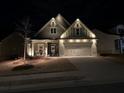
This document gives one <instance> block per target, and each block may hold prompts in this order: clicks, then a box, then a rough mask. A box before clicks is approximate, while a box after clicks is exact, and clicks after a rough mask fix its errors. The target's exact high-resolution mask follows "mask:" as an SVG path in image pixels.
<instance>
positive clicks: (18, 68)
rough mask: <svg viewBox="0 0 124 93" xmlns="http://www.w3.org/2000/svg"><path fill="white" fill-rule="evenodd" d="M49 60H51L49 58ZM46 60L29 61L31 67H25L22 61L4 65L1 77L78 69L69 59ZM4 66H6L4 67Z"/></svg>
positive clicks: (0, 72)
mask: <svg viewBox="0 0 124 93" xmlns="http://www.w3.org/2000/svg"><path fill="white" fill-rule="evenodd" d="M48 59H49V58H48ZM48 59H47V58H45V59H43V58H42V59H36V60H35V59H32V60H28V63H29V66H25V65H24V63H23V62H22V60H19V61H18V62H17V63H16V62H12V61H11V62H9V63H7V62H6V63H5V64H4V63H2V65H0V66H2V67H0V68H5V69H0V76H10V75H28V74H38V73H53V72H64V71H65V72H66V71H74V70H77V68H76V67H75V66H74V65H73V64H72V63H70V62H69V60H68V59H64V58H51V59H49V60H48ZM3 64H4V65H3Z"/></svg>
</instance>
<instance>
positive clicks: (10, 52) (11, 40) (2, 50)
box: [0, 32, 24, 60]
mask: <svg viewBox="0 0 124 93" xmlns="http://www.w3.org/2000/svg"><path fill="white" fill-rule="evenodd" d="M23 49H24V39H23V37H22V36H21V35H20V34H19V33H18V32H13V33H12V34H10V35H9V36H7V37H6V38H4V39H3V40H2V41H1V44H0V60H5V59H12V58H17V57H21V56H23Z"/></svg>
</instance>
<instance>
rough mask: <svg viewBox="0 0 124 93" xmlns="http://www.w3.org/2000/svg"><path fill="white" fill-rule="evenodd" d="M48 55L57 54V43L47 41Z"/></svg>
mask: <svg viewBox="0 0 124 93" xmlns="http://www.w3.org/2000/svg"><path fill="white" fill-rule="evenodd" d="M48 55H49V56H58V55H59V49H58V44H57V43H48Z"/></svg>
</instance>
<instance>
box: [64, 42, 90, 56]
mask: <svg viewBox="0 0 124 93" xmlns="http://www.w3.org/2000/svg"><path fill="white" fill-rule="evenodd" d="M65 55H66V56H90V55H91V44H77V43H75V44H65Z"/></svg>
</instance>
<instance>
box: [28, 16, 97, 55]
mask: <svg viewBox="0 0 124 93" xmlns="http://www.w3.org/2000/svg"><path fill="white" fill-rule="evenodd" d="M96 44H97V38H96V35H95V34H94V33H93V32H92V31H91V30H89V29H88V28H87V27H86V26H85V25H84V24H83V23H82V22H81V21H80V19H76V20H75V21H74V23H73V24H72V25H70V23H69V22H68V21H67V20H65V19H64V17H62V16H61V15H60V14H59V15H58V16H57V17H56V18H52V19H51V20H50V21H49V22H48V23H46V24H45V25H44V26H43V27H42V28H41V29H40V30H39V31H38V32H37V33H36V34H35V35H34V37H33V38H31V39H29V41H28V44H27V54H28V55H29V56H96V55H97V46H96Z"/></svg>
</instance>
